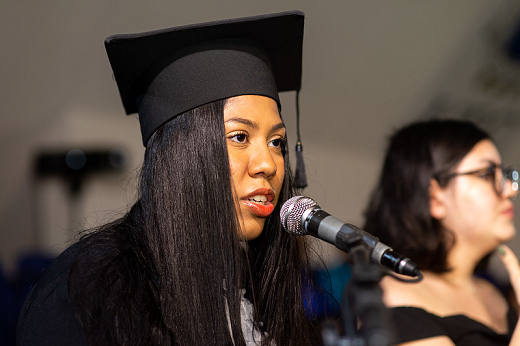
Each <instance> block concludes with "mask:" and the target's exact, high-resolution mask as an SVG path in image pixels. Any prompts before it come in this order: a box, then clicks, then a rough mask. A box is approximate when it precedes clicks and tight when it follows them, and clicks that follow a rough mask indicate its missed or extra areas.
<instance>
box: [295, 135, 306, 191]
mask: <svg viewBox="0 0 520 346" xmlns="http://www.w3.org/2000/svg"><path fill="white" fill-rule="evenodd" d="M295 151H296V172H294V186H295V187H297V188H299V189H304V188H306V187H307V174H306V172H305V163H304V162H303V147H302V144H301V143H300V142H298V143H296V148H295Z"/></svg>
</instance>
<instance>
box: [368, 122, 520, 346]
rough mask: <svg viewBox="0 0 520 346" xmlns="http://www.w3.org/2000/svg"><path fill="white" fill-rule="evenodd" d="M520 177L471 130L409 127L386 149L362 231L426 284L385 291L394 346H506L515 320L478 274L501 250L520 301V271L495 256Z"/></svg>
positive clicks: (514, 334) (445, 125) (514, 340)
mask: <svg viewBox="0 0 520 346" xmlns="http://www.w3.org/2000/svg"><path fill="white" fill-rule="evenodd" d="M517 189H518V172H517V171H516V170H514V169H512V168H505V167H504V165H503V163H502V159H501V156H500V154H499V152H498V150H497V148H496V146H495V144H494V142H493V140H492V139H491V138H490V136H489V135H488V134H487V133H485V132H484V131H482V130H481V129H479V128H478V127H477V126H475V125H474V124H472V123H470V122H466V121H458V120H431V121H424V122H417V123H413V124H410V125H408V126H406V127H404V128H402V129H400V130H398V131H397V132H396V133H395V134H394V135H393V136H392V137H391V139H390V144H389V147H388V150H387V153H386V157H385V161H384V165H383V169H382V172H381V176H380V179H379V182H378V184H377V186H376V188H375V189H374V192H373V193H372V196H371V199H370V201H369V204H368V207H367V209H366V215H365V216H366V224H365V226H364V227H365V230H366V231H367V232H370V233H371V234H373V235H375V236H377V237H378V238H379V239H380V240H381V241H382V242H383V243H385V244H387V245H389V246H391V247H392V248H393V249H394V250H395V251H397V252H399V253H402V254H403V255H405V256H408V257H410V258H411V259H412V261H414V262H416V263H417V264H418V265H419V267H420V269H421V271H422V273H423V274H424V278H423V280H422V281H421V282H419V283H414V284H411V283H404V282H401V281H398V280H395V279H394V278H392V277H389V276H387V277H384V278H383V279H382V281H381V287H382V288H383V292H384V293H383V300H384V302H385V304H386V305H387V306H388V307H389V308H390V311H391V316H392V321H393V322H394V327H395V334H396V342H397V343H406V345H472V346H473V345H479V346H480V345H508V344H509V343H510V342H511V344H518V342H520V339H519V338H520V331H516V329H515V325H516V322H517V320H518V315H517V313H516V311H514V310H513V309H512V308H511V306H510V305H509V304H508V302H507V300H506V299H505V297H504V296H503V295H502V293H501V292H500V291H499V290H498V289H497V288H496V287H495V286H494V285H493V284H491V283H490V282H489V281H487V280H485V279H481V278H479V277H477V276H475V275H474V274H475V270H476V268H477V266H479V264H481V263H482V262H483V261H485V259H487V258H488V257H489V255H490V254H491V253H492V252H493V251H495V250H496V249H497V248H498V249H499V251H500V252H501V253H502V254H503V256H502V258H503V260H504V262H505V263H506V268H507V269H508V270H509V272H510V275H511V283H512V284H513V287H514V288H515V291H516V293H517V295H518V293H520V284H519V283H518V281H519V280H520V273H519V271H518V263H517V261H516V258H515V257H514V254H513V253H512V252H511V251H510V250H509V248H507V247H505V246H502V247H499V246H501V244H503V243H504V242H507V241H509V240H511V239H512V238H513V237H514V235H515V232H516V231H515V225H514V222H513V221H514V220H513V219H514V209H513V203H512V199H513V198H514V197H515V196H516V194H517Z"/></svg>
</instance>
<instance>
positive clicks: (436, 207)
mask: <svg viewBox="0 0 520 346" xmlns="http://www.w3.org/2000/svg"><path fill="white" fill-rule="evenodd" d="M430 215H431V216H432V217H433V218H435V219H437V220H440V219H442V218H444V216H445V215H446V205H445V203H444V191H443V189H441V187H440V186H439V183H438V182H437V180H435V179H433V178H432V179H430Z"/></svg>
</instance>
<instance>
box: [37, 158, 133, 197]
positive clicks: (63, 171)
mask: <svg viewBox="0 0 520 346" xmlns="http://www.w3.org/2000/svg"><path fill="white" fill-rule="evenodd" d="M127 164H128V154H127V152H126V151H125V150H123V149H120V148H114V149H92V150H84V149H78V148H74V149H70V150H49V151H44V152H40V153H38V154H37V156H36V163H35V174H36V176H37V177H49V176H59V177H62V178H65V179H67V180H69V181H70V183H71V186H70V187H71V191H72V192H78V191H79V189H80V187H81V183H82V182H83V179H84V178H85V177H86V176H87V175H89V174H93V173H101V172H105V171H112V170H119V169H122V168H124V167H126V165H127Z"/></svg>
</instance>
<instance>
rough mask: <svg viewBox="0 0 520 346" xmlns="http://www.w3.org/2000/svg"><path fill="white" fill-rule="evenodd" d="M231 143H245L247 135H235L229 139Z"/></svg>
mask: <svg viewBox="0 0 520 346" xmlns="http://www.w3.org/2000/svg"><path fill="white" fill-rule="evenodd" d="M229 138H230V139H231V140H232V141H233V142H237V143H246V142H247V135H246V134H245V133H237V134H234V135H232V136H231V137H229Z"/></svg>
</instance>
